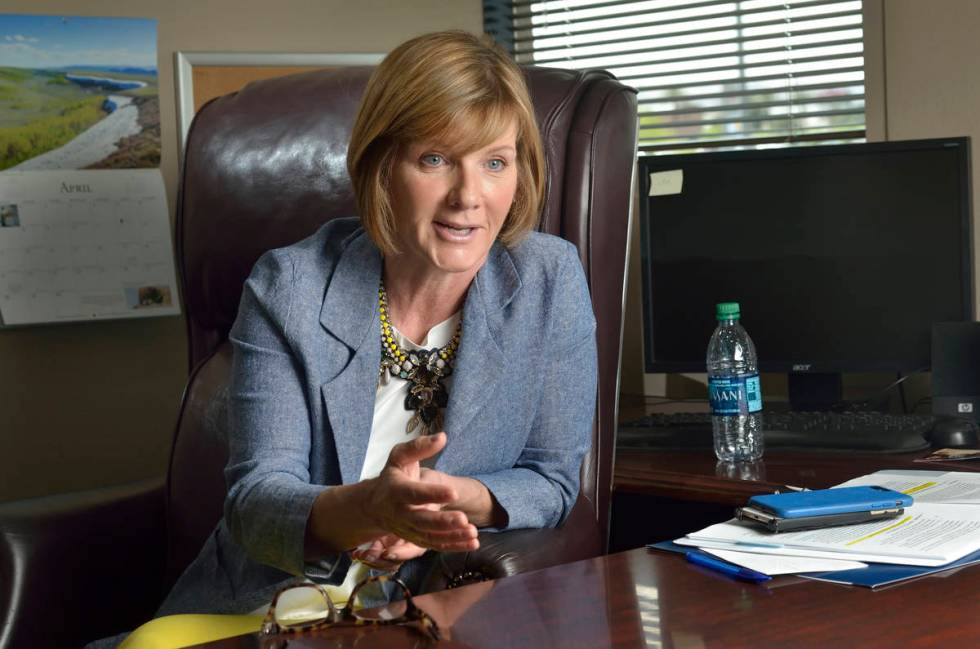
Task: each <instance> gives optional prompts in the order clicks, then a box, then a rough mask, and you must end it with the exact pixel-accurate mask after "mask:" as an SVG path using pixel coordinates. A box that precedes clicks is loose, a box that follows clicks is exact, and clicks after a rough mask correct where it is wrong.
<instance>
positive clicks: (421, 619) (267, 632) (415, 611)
mask: <svg viewBox="0 0 980 649" xmlns="http://www.w3.org/2000/svg"><path fill="white" fill-rule="evenodd" d="M383 583H392V584H394V585H395V586H397V587H398V588H400V589H401V591H402V596H403V597H404V604H405V610H404V611H403V612H402V613H401V615H398V616H395V617H391V618H382V617H368V616H364V615H361V614H359V613H358V612H355V610H354V602H355V601H356V600H357V595H358V593H359V592H360V591H361V589H363V588H364V587H365V586H368V585H369V584H383ZM299 589H311V590H312V591H316V592H318V593H319V594H320V596H322V597H323V603H325V604H326V609H325V610H324V611H323V612H322V616H321V615H320V614H314V615H313V616H310V617H306V618H305V619H303V620H302V621H298V622H297V623H296V624H289V625H285V626H284V625H282V624H280V623H279V619H278V617H277V616H276V606H277V605H279V603H280V599H281V598H282V596H283V594H284V593H288V592H289V591H298V590H299ZM412 623H417V624H418V626H419V628H420V630H421V632H422V633H425V634H428V635H429V636H431V637H432V639H434V640H439V639H440V637H441V634H440V633H439V625H437V624H436V621H435V620H434V619H432V616H430V615H429V614H428V613H426V612H425V611H423V610H422V609H420V608H419V607H417V606H416V605H415V602H414V601H412V592H411V591H410V590H409V589H408V586H406V585H405V583H404V582H403V581H402V580H400V579H398V578H397V577H395V576H393V575H375V576H373V577H367V578H365V579H363V580H361V581H360V582H358V584H357V586H355V587H354V590H353V591H352V592H351V594H350V598H349V599H348V600H347V604H345V605H344V607H343V608H342V609H340V610H338V609H337V607H336V606H335V605H334V603H333V601H332V600H331V599H330V595H329V594H328V593H327V591H326V589H325V588H324V587H323V586H321V585H319V584H312V583H308V582H302V583H297V584H290V585H288V586H286V587H284V588H282V589H280V590H279V592H277V593H276V595H275V597H273V598H272V604H271V605H270V606H269V612H268V613H267V614H266V616H265V620H264V621H263V622H262V628H261V631H260V632H259V633H260V635H262V636H263V637H273V636H290V635H295V634H297V633H303V632H306V631H315V630H317V629H325V628H329V627H333V626H366V625H389V624H412Z"/></svg>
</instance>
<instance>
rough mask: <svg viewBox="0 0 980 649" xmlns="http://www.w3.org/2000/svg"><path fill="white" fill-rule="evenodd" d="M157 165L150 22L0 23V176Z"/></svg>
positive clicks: (4, 19)
mask: <svg viewBox="0 0 980 649" xmlns="http://www.w3.org/2000/svg"><path fill="white" fill-rule="evenodd" d="M159 164H160V99H159V92H158V82H157V52H156V21H155V20H150V19H143V18H98V17H84V16H40V15H20V14H0V170H8V169H9V170H15V171H32V170H39V169H138V168H147V167H157V166H159Z"/></svg>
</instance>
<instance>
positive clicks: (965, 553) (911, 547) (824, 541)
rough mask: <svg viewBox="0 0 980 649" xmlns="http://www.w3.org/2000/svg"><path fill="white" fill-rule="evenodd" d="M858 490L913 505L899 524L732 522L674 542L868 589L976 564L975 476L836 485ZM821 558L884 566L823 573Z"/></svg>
mask: <svg viewBox="0 0 980 649" xmlns="http://www.w3.org/2000/svg"><path fill="white" fill-rule="evenodd" d="M859 485H880V486H882V487H887V488H890V489H894V490H896V491H901V492H903V493H906V494H909V495H911V496H913V498H915V504H914V505H912V506H911V507H908V508H906V510H905V513H904V514H903V515H902V516H899V517H898V518H892V519H888V520H883V521H875V522H870V523H862V524H859V525H844V526H840V527H829V528H824V529H818V530H805V531H800V532H788V533H782V534H771V533H768V532H765V531H761V530H760V529H759V528H757V527H755V526H753V525H751V524H749V523H742V522H739V521H737V520H735V519H732V520H730V521H728V522H726V523H719V524H717V525H712V526H710V527H707V528H705V529H703V530H700V531H698V532H694V533H692V534H688V535H687V536H685V537H684V538H681V539H677V540H676V543H677V544H679V545H684V546H695V547H698V548H702V549H704V550H705V551H706V552H712V553H716V554H718V555H719V556H723V557H724V558H725V559H726V560H728V561H731V562H732V563H735V564H738V565H743V566H745V567H751V568H752V569H753V570H757V571H759V572H763V573H766V574H779V573H780V572H783V571H784V570H783V569H784V568H785V563H786V561H787V559H789V558H791V557H792V558H793V561H792V565H793V566H794V567H795V568H796V572H799V573H806V572H812V571H828V570H830V572H827V573H825V574H820V575H812V576H813V577H814V578H818V579H826V580H829V581H844V582H847V583H860V584H861V585H866V586H871V587H876V586H879V585H882V584H883V583H892V582H894V581H900V580H903V579H908V578H912V577H916V576H920V575H922V574H929V573H932V572H937V571H938V570H945V569H948V568H952V567H957V566H961V565H966V564H968V563H975V562H977V561H980V473H962V472H939V471H879V472H877V473H873V474H870V475H866V476H862V477H860V478H857V479H855V480H850V481H848V482H845V483H844V484H841V485H838V486H840V487H843V486H859ZM827 560H847V561H851V562H854V561H860V562H870V563H873V564H889V565H873V566H864V564H858V566H857V568H858V569H854V568H855V565H854V564H851V565H846V564H841V566H840V567H839V568H828V566H827V563H826V561H827ZM883 568H892V569H891V570H882V569H883ZM843 571H846V572H843ZM876 571H877V572H876ZM849 573H853V576H854V577H855V578H856V579H850V578H849ZM862 573H863V574H862ZM885 573H887V574H885Z"/></svg>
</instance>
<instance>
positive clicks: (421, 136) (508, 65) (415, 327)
mask: <svg viewBox="0 0 980 649" xmlns="http://www.w3.org/2000/svg"><path fill="white" fill-rule="evenodd" d="M543 164H544V163H543V154H542V146H541V142H540V136H539V135H538V129H537V126H536V124H535V121H534V114H533V109H532V105H531V102H530V99H529V97H528V93H527V89H526V87H525V85H524V81H523V76H522V74H521V72H520V70H519V69H518V68H517V67H516V65H515V64H514V63H513V62H512V61H511V60H510V59H509V58H508V57H507V56H506V55H505V54H503V53H502V52H501V51H500V50H498V49H497V48H496V47H495V46H494V45H492V44H491V43H490V42H488V41H485V40H483V39H480V38H477V37H475V36H472V35H469V34H466V33H462V32H444V33H437V34H431V35H427V36H422V37H419V38H416V39H413V40H411V41H408V42H407V43H405V44H403V45H401V46H400V47H398V48H397V49H395V50H394V51H392V52H391V54H389V55H388V56H387V57H386V58H385V60H384V61H383V62H382V63H381V65H380V66H379V67H378V68H377V70H376V71H375V73H374V75H373V76H372V78H371V80H370V82H369V83H368V86H367V89H366V91H365V95H364V98H363V100H362V104H361V107H360V110H359V112H358V115H357V119H356V121H355V124H354V128H353V133H352V136H351V142H350V147H349V152H348V169H349V172H350V176H351V179H352V181H353V185H354V190H355V195H356V197H357V204H358V208H359V211H360V219H357V218H352V219H336V220H333V221H331V222H329V223H327V224H326V225H324V226H323V227H322V228H321V229H320V230H319V231H318V232H317V233H316V234H314V235H313V236H312V237H310V238H308V239H306V240H304V241H301V242H299V243H297V244H295V245H293V246H290V247H288V248H283V249H279V250H273V251H270V252H269V253H266V254H265V255H264V256H263V257H262V258H261V259H260V260H259V261H258V263H257V264H256V266H255V268H254V269H253V271H252V274H251V276H250V277H249V279H248V281H247V282H246V284H245V289H244V294H243V296H242V301H241V305H240V309H239V315H238V319H237V320H236V322H235V325H234V327H233V329H232V331H231V340H232V342H233V345H234V352H235V353H234V363H233V377H234V378H233V382H232V387H231V396H230V411H231V422H230V424H231V425H230V430H231V436H230V449H229V451H230V458H229V463H228V466H227V469H226V478H227V481H228V484H229V491H228V496H227V499H226V504H225V517H224V519H223V520H222V522H221V523H220V524H219V526H218V527H217V529H216V530H215V533H214V534H213V535H212V537H211V538H210V539H209V541H208V542H207V543H206V545H205V547H204V548H203V550H202V552H201V554H200V556H199V557H198V558H197V559H196V560H195V561H194V563H193V564H192V565H191V566H190V567H189V568H188V569H187V571H186V572H185V574H184V575H183V576H182V577H181V579H180V580H179V581H178V583H177V585H176V586H175V587H174V590H173V592H172V593H171V594H170V596H169V597H168V598H167V600H166V602H165V603H164V605H163V607H162V608H161V611H160V614H161V615H165V614H171V613H187V612H212V613H224V612H227V613H232V612H234V613H241V612H247V611H251V610H253V609H256V607H261V606H262V605H265V604H268V602H269V600H270V599H271V597H272V595H273V593H274V592H275V591H276V589H277V588H278V587H280V586H281V585H282V583H283V582H284V581H287V580H290V579H294V578H295V576H306V577H308V578H310V579H313V580H317V581H325V582H328V583H332V584H340V583H341V582H344V580H345V578H348V577H349V575H352V574H354V571H350V570H349V568H350V566H351V557H352V552H351V550H352V549H355V548H358V549H356V550H354V552H353V555H354V556H355V557H357V558H360V559H362V560H364V561H366V562H368V563H371V564H383V565H385V566H386V567H388V568H392V569H398V575H399V577H401V578H402V579H403V580H405V581H406V582H407V583H408V584H409V586H410V587H414V586H417V584H418V583H419V580H420V578H421V577H422V576H423V575H424V573H425V571H426V569H427V564H428V562H427V560H426V559H427V558H428V557H423V554H424V553H425V552H426V550H430V549H431V550H438V551H465V550H472V549H475V548H476V547H478V540H477V529H478V528H483V529H490V530H506V529H515V528H528V527H547V526H555V525H558V524H560V523H561V522H562V521H563V520H564V519H565V517H566V516H567V515H568V513H569V512H570V510H571V508H572V505H573V504H574V502H575V500H576V497H577V495H578V489H579V482H578V480H579V469H580V466H581V462H582V458H583V456H584V454H585V452H586V451H587V449H588V446H589V443H590V430H591V427H592V420H593V411H594V406H595V392H596V349H595V320H594V317H593V315H592V309H591V301H590V298H589V294H588V289H587V286H586V283H585V278H584V274H583V272H582V268H581V264H580V262H579V260H578V256H577V253H576V251H575V249H574V247H573V246H572V245H571V244H569V243H567V242H565V241H563V240H561V239H558V238H555V237H552V236H548V235H543V234H539V233H532V232H530V231H531V230H532V228H533V227H534V225H535V224H536V221H537V217H538V213H539V206H540V202H541V196H542V194H543V183H544V168H543ZM349 581H350V580H349V579H348V583H349Z"/></svg>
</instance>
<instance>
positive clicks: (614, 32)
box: [484, 0, 865, 153]
mask: <svg viewBox="0 0 980 649" xmlns="http://www.w3.org/2000/svg"><path fill="white" fill-rule="evenodd" d="M484 23H485V27H486V30H487V32H488V33H490V34H492V35H493V36H494V37H495V38H496V39H497V40H498V41H499V42H501V43H503V44H504V45H505V46H506V47H508V49H510V51H511V52H512V53H513V55H514V57H515V59H516V60H517V62H518V63H523V64H530V65H540V66H552V67H558V68H567V69H584V68H603V69H606V70H609V71H610V72H612V73H613V74H615V75H616V77H618V78H619V80H620V81H622V82H623V83H626V84H628V85H631V86H633V87H635V88H636V89H637V90H638V91H639V97H638V100H639V119H640V132H639V137H640V150H641V151H643V152H650V153H656V152H665V151H671V152H677V151H693V150H703V149H708V148H719V147H725V148H749V147H760V146H777V145H781V144H799V143H805V142H826V141H828V140H832V141H854V140H861V139H863V138H864V135H865V95H864V42H863V41H864V34H863V26H862V14H861V0H743V1H737V2H724V1H719V0H710V1H707V0H644V1H637V0H606V1H604V2H603V1H586V0H547V1H543V2H542V1H533V0H510V1H508V2H505V1H503V0H487V1H486V2H484Z"/></svg>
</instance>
